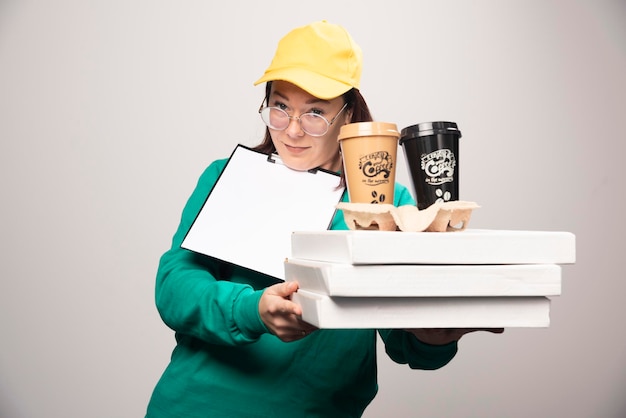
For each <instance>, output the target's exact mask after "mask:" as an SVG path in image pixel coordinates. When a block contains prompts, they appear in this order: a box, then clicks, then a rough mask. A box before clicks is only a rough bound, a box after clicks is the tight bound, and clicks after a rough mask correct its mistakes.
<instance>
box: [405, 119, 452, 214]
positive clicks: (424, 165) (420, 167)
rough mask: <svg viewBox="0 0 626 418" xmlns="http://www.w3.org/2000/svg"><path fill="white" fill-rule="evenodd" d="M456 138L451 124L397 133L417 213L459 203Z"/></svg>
mask: <svg viewBox="0 0 626 418" xmlns="http://www.w3.org/2000/svg"><path fill="white" fill-rule="evenodd" d="M459 138H461V131H459V129H458V127H457V125H456V123H454V122H424V123H419V124H417V125H411V126H409V127H406V128H404V129H402V131H401V132H400V145H401V146H402V148H403V149H404V156H405V158H406V163H407V166H408V168H409V174H410V176H411V181H412V183H413V192H414V193H415V200H417V208H418V209H420V210H422V209H426V208H427V207H429V206H430V205H432V204H433V203H435V202H438V201H439V202H447V201H450V200H459Z"/></svg>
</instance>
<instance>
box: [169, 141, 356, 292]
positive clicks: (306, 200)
mask: <svg viewBox="0 0 626 418" xmlns="http://www.w3.org/2000/svg"><path fill="white" fill-rule="evenodd" d="M339 180H340V177H339V175H337V174H336V173H331V172H328V171H325V170H321V169H320V170H315V171H296V170H292V169H290V168H288V167H287V166H286V165H284V164H283V163H282V161H281V159H280V157H278V155H276V154H272V155H270V156H268V155H267V154H263V153H260V152H258V151H254V150H252V149H250V148H247V147H245V146H243V145H238V146H237V147H236V148H235V150H234V151H233V154H232V155H231V157H230V159H229V160H228V163H227V164H226V167H225V168H224V171H223V172H222V174H221V176H220V177H219V179H218V180H217V182H216V183H215V185H214V186H213V189H212V190H211V192H210V193H209V196H208V197H207V200H206V202H205V203H204V206H203V207H202V209H201V210H200V212H199V213H198V216H197V217H196V219H195V221H194V223H193V225H192V226H191V228H190V229H189V232H188V233H187V236H186V237H185V239H184V240H183V243H182V244H181V247H182V248H186V249H188V250H191V251H194V252H197V253H201V254H204V255H208V256H211V257H214V258H217V259H220V260H223V261H227V262H229V263H233V264H237V265H240V266H242V267H246V268H248V269H252V270H256V271H259V272H261V273H264V274H268V275H270V276H273V277H276V278H278V279H281V280H284V279H285V272H284V261H285V259H286V258H288V257H290V256H291V233H292V232H293V231H316V230H326V229H328V228H329V226H330V224H331V221H332V218H333V215H334V213H335V206H336V205H337V203H338V202H339V201H340V200H341V197H342V194H343V192H344V187H338V185H339Z"/></svg>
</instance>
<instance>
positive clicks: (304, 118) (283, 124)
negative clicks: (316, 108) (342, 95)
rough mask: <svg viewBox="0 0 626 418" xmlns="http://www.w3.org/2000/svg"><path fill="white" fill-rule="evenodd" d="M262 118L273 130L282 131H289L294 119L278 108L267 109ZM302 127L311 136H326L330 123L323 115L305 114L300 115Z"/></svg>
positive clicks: (262, 112) (262, 113)
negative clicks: (291, 120) (290, 122)
mask: <svg viewBox="0 0 626 418" xmlns="http://www.w3.org/2000/svg"><path fill="white" fill-rule="evenodd" d="M261 117H262V118H263V121H264V122H265V124H266V125H267V126H269V127H270V128H272V129H276V130H279V131H282V130H284V129H287V127H288V126H289V121H290V119H292V118H291V117H290V116H289V115H288V114H287V112H285V111H284V110H282V109H280V108H278V107H266V108H264V109H263V110H262V111H261ZM295 119H299V120H300V126H301V127H302V130H303V131H304V132H306V133H307V134H309V135H324V134H325V133H326V131H327V130H328V125H329V123H328V121H327V120H326V118H324V117H323V116H321V115H318V114H315V113H304V114H302V115H300V117H299V118H295Z"/></svg>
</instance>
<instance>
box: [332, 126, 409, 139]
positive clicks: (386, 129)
mask: <svg viewBox="0 0 626 418" xmlns="http://www.w3.org/2000/svg"><path fill="white" fill-rule="evenodd" d="M358 136H393V137H396V138H399V137H400V132H398V127H397V125H396V124H395V123H389V122H377V121H373V122H355V123H348V124H346V125H343V126H342V127H341V129H340V130H339V136H338V137H337V141H341V140H342V139H346V138H354V137H358Z"/></svg>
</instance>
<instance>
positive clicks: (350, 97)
mask: <svg viewBox="0 0 626 418" xmlns="http://www.w3.org/2000/svg"><path fill="white" fill-rule="evenodd" d="M271 90H272V82H271V81H268V82H267V84H265V103H266V104H267V103H268V102H269V97H270V92H271ZM342 97H343V100H344V102H345V103H347V104H348V106H347V110H352V119H351V120H350V123H355V122H371V121H372V120H373V119H372V114H371V112H370V109H369V107H368V106H367V103H366V102H365V99H364V98H363V96H362V95H361V92H360V91H359V90H358V89H355V88H353V89H351V90H348V91H347V92H345V93H344V94H343V95H342ZM254 149H255V150H257V151H260V152H263V153H265V154H270V153H272V152H276V148H275V147H274V144H273V143H272V137H271V136H270V131H269V129H267V128H266V129H265V136H264V137H263V141H262V142H261V143H260V144H259V145H257V146H256V147H254Z"/></svg>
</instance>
